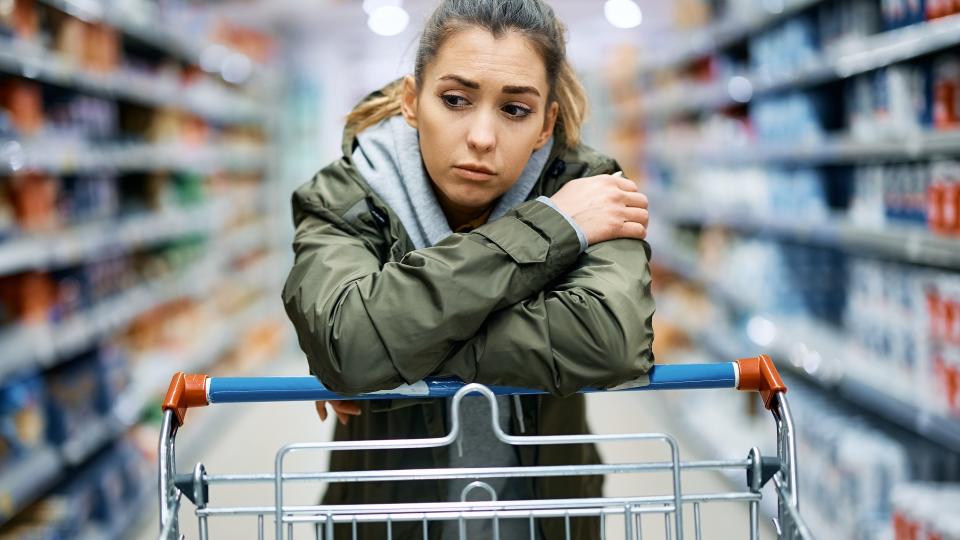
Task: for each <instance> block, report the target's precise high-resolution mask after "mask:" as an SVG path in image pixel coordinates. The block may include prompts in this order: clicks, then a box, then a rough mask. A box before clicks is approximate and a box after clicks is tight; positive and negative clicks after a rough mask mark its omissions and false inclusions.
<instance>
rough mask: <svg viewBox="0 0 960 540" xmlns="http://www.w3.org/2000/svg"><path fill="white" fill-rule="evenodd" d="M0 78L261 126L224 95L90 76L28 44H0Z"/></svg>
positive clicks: (259, 114) (255, 111)
mask: <svg viewBox="0 0 960 540" xmlns="http://www.w3.org/2000/svg"><path fill="white" fill-rule="evenodd" d="M0 72H6V73H9V74H11V75H17V76H20V77H25V78H28V79H35V80H37V81H41V82H44V83H48V84H54V85H58V86H63V87H66V88H73V89H77V90H80V91H84V92H90V93H93V94H97V95H101V96H105V97H107V98H113V99H120V100H126V101H131V102H133V103H140V104H143V105H149V106H155V107H174V108H179V109H184V110H187V111H190V112H193V113H194V114H197V115H199V116H202V117H204V118H206V119H208V120H211V121H215V122H222V123H237V124H249V123H262V122H263V120H264V111H263V109H262V107H260V106H258V105H257V104H256V103H255V102H253V101H252V100H250V99H248V98H246V97H243V96H240V95H239V94H238V93H236V92H231V91H227V90H219V89H218V90H213V89H209V88H208V89H206V90H205V89H200V88H193V89H191V88H183V87H182V85H181V83H180V81H179V80H178V79H177V78H175V77H161V76H157V75H148V74H141V73H134V72H129V71H123V70H118V71H115V72H112V73H92V72H90V71H88V70H85V69H83V68H81V67H78V66H75V65H73V64H71V63H69V62H67V61H65V60H63V59H62V58H59V57H57V56H56V55H54V54H53V53H51V52H49V51H46V50H45V49H43V48H41V47H38V46H37V45H35V44H33V43H28V42H22V41H11V40H3V41H0Z"/></svg>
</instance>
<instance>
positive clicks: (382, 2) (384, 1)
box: [363, 0, 403, 15]
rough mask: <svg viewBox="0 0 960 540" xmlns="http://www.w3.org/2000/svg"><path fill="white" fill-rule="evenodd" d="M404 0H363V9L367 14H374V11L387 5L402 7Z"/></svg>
mask: <svg viewBox="0 0 960 540" xmlns="http://www.w3.org/2000/svg"><path fill="white" fill-rule="evenodd" d="M402 5H403V0H363V10H364V11H366V12H367V15H373V12H374V11H376V10H378V9H380V8H382V7H386V6H391V7H400V6H402Z"/></svg>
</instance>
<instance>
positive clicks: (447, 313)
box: [284, 201, 579, 393]
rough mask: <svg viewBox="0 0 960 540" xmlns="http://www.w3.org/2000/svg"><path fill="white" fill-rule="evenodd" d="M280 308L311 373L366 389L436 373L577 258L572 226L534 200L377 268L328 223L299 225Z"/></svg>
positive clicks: (339, 386)
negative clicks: (501, 313) (494, 317)
mask: <svg viewBox="0 0 960 540" xmlns="http://www.w3.org/2000/svg"><path fill="white" fill-rule="evenodd" d="M295 248H296V249H297V259H296V262H295V264H294V267H293V269H292V270H291V272H290V276H289V277H288V279H287V283H286V286H285V288H284V304H285V306H286V310H287V313H288V315H289V317H290V319H291V320H292V321H293V323H294V326H295V328H296V330H297V335H298V338H299V341H300V345H301V347H302V348H303V350H304V352H305V353H306V354H307V358H308V360H309V362H310V366H311V370H312V372H313V373H314V375H316V376H318V377H319V378H320V379H321V380H322V381H323V382H324V383H325V384H327V385H328V386H329V387H330V388H331V389H333V390H336V391H339V392H344V393H354V392H364V391H372V390H378V389H384V388H391V387H395V386H397V385H398V384H402V383H411V382H415V381H417V380H420V379H422V378H423V377H425V376H427V375H429V374H430V373H432V372H434V371H436V370H437V369H438V367H439V366H440V364H441V363H442V362H443V361H444V359H446V358H448V357H449V356H450V355H451V353H452V351H454V350H456V348H457V347H458V346H459V345H460V344H461V343H462V342H464V341H465V340H469V339H470V338H471V337H472V336H474V335H476V334H477V333H478V332H479V331H480V329H481V327H482V326H483V325H484V322H485V321H486V320H487V319H488V318H489V317H490V315H491V314H492V313H494V312H496V311H498V310H502V309H504V308H506V307H508V306H511V305H514V304H516V303H518V302H520V301H521V300H522V299H524V298H528V297H530V296H532V295H535V294H536V293H537V292H538V291H540V290H542V289H543V288H545V287H546V286H547V285H548V284H549V283H550V282H551V281H553V280H555V279H557V278H558V277H559V276H562V275H563V274H564V273H566V272H567V271H568V270H569V268H570V267H571V266H572V265H573V264H574V263H575V261H576V260H577V256H578V254H579V241H578V239H577V236H576V233H575V231H574V230H573V228H572V227H571V226H570V225H569V224H568V223H567V222H566V220H564V218H563V217H562V216H561V215H560V214H558V213H557V212H556V211H554V210H553V209H551V208H549V207H548V206H546V205H544V204H543V203H539V202H536V201H530V202H527V203H524V204H523V205H521V206H519V207H518V208H517V209H516V210H515V211H512V212H511V213H509V214H508V215H507V216H505V217H503V218H501V219H499V220H497V221H495V222H492V223H489V224H487V225H484V226H483V227H480V228H478V229H477V230H476V231H474V232H472V233H468V234H456V235H452V236H451V237H449V238H448V239H446V240H444V241H443V242H441V243H439V244H437V245H436V246H433V247H430V248H426V249H421V250H416V251H413V252H410V253H409V254H407V255H406V256H405V257H404V258H403V259H402V260H401V261H399V262H396V263H387V264H386V265H384V266H383V268H380V265H379V262H378V260H377V259H376V257H375V256H374V255H373V254H372V253H370V251H369V250H368V249H367V247H366V246H365V245H364V244H363V243H362V242H361V241H360V240H359V239H357V238H356V237H355V236H352V235H351V234H350V232H348V231H345V230H343V229H342V227H339V226H338V225H336V224H335V223H334V222H333V220H324V219H321V218H319V217H308V218H307V219H305V220H304V221H302V222H301V224H300V226H299V227H298V233H297V241H296V243H295Z"/></svg>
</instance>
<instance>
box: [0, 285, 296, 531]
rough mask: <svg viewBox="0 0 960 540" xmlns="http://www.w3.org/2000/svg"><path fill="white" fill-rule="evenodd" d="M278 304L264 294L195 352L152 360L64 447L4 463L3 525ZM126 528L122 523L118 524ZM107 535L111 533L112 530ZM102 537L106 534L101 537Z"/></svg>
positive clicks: (0, 479)
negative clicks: (179, 376)
mask: <svg viewBox="0 0 960 540" xmlns="http://www.w3.org/2000/svg"><path fill="white" fill-rule="evenodd" d="M276 304H278V302H276V301H275V299H274V298H272V297H267V295H265V296H264V298H263V299H262V300H260V301H258V302H254V303H253V304H252V305H250V306H249V307H247V308H246V309H244V310H242V311H241V312H240V313H239V314H237V315H234V316H233V317H232V318H230V319H229V320H227V321H224V322H223V323H221V324H220V329H219V330H218V331H217V332H214V333H213V334H212V335H210V336H207V339H205V340H204V342H203V343H200V344H198V345H197V346H196V347H194V348H193V349H192V350H191V351H186V352H185V353H182V354H180V355H178V357H177V358H176V361H175V362H173V363H171V362H170V360H171V359H170V358H169V357H164V358H163V359H162V360H163V361H160V359H157V361H154V362H147V363H146V364H145V365H144V366H140V367H138V369H137V372H136V373H135V374H134V376H133V380H134V382H133V383H132V384H131V385H130V387H129V388H128V389H127V390H126V391H125V392H124V393H123V394H122V395H120V396H118V398H117V401H116V404H115V405H114V408H113V410H112V411H111V412H110V413H109V414H108V415H106V416H105V417H103V418H101V419H98V420H97V421H94V422H91V423H89V424H87V425H86V426H85V427H84V429H83V431H82V432H81V433H79V434H78V435H76V436H75V437H73V438H71V439H70V440H68V441H67V442H66V443H65V444H64V445H63V446H62V447H61V448H60V449H59V451H57V450H55V449H53V448H42V449H39V450H36V451H34V452H33V453H31V455H30V456H28V457H27V458H26V459H24V460H23V461H22V462H18V463H17V464H16V465H15V466H6V467H4V472H3V473H2V474H0V500H3V501H4V504H3V505H0V510H2V511H0V524H2V523H4V522H6V521H7V520H8V519H9V518H11V517H12V516H14V515H16V513H17V512H19V511H20V510H22V509H23V508H25V507H26V506H28V505H29V504H30V503H32V502H33V501H35V500H36V499H38V498H39V497H40V496H42V495H43V494H44V493H46V492H47V491H48V490H49V489H50V487H52V486H53V485H54V484H55V483H56V482H57V481H59V480H60V479H61V478H62V477H63V476H64V474H65V473H66V471H67V470H69V469H70V468H72V467H75V466H78V465H80V464H83V463H85V462H87V461H89V460H90V459H91V458H92V457H93V456H95V455H96V454H97V453H98V452H99V451H100V450H102V449H103V448H104V447H105V446H107V445H108V444H109V443H110V442H111V441H113V440H115V439H116V438H117V437H119V436H120V435H122V434H123V433H126V431H127V430H128V429H129V428H130V427H131V426H133V425H134V424H135V423H136V422H137V421H139V419H140V418H141V417H142V416H143V413H144V412H146V409H147V407H149V406H152V405H153V404H154V403H156V402H157V400H158V399H159V398H160V396H161V395H162V393H163V391H164V390H166V386H167V383H168V382H169V380H170V375H171V374H172V373H173V371H175V370H183V371H188V372H204V371H207V370H208V369H209V368H210V367H211V366H212V365H213V364H214V363H215V362H216V361H217V360H218V359H219V358H221V357H222V356H223V355H224V354H225V353H226V352H227V351H228V350H229V349H230V348H232V347H233V346H234V345H235V344H236V343H237V341H238V338H239V337H240V336H241V335H243V333H244V331H245V330H246V329H248V328H249V327H250V326H251V325H252V324H254V323H255V322H257V321H259V320H263V319H264V318H267V317H275V316H279V309H278V308H277V307H276ZM117 529H118V531H122V527H120V526H118V527H117ZM105 534H107V536H106V537H108V538H115V537H116V536H111V534H112V533H111V532H110V531H107V532H106V533H105ZM98 537H103V536H98Z"/></svg>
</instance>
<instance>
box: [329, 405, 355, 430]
mask: <svg viewBox="0 0 960 540" xmlns="http://www.w3.org/2000/svg"><path fill="white" fill-rule="evenodd" d="M330 406H331V407H332V408H333V412H335V413H337V420H339V421H340V423H341V424H343V425H347V420H349V419H350V417H351V416H360V405H358V404H357V402H356V401H331V402H330Z"/></svg>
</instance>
